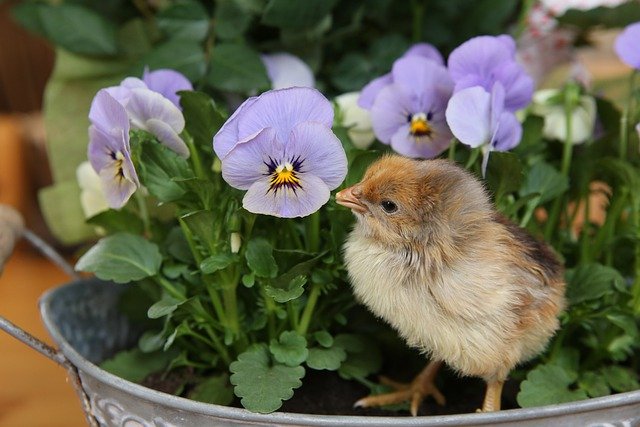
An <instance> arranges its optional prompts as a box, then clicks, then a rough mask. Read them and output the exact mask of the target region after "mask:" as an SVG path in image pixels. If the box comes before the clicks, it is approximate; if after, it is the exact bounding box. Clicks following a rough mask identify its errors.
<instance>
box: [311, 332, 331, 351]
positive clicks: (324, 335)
mask: <svg viewBox="0 0 640 427" xmlns="http://www.w3.org/2000/svg"><path fill="white" fill-rule="evenodd" d="M313 337H314V338H315V339H316V341H318V344H320V345H321V346H322V347H326V348H329V347H331V346H333V337H332V336H331V334H330V333H329V332H327V331H318V332H316V333H315V334H313Z"/></svg>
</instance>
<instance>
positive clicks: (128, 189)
mask: <svg viewBox="0 0 640 427" xmlns="http://www.w3.org/2000/svg"><path fill="white" fill-rule="evenodd" d="M98 175H100V180H101V182H102V191H103V192H104V195H105V198H106V199H107V203H108V204H109V206H110V207H111V208H113V209H120V208H121V207H123V206H124V205H125V204H127V201H128V200H129V198H130V197H131V195H132V194H133V193H134V192H135V191H136V188H138V186H137V185H136V183H135V182H133V181H132V180H130V179H128V178H126V177H125V176H122V175H121V171H120V168H119V167H118V166H117V164H115V163H114V164H111V165H109V166H108V167H106V168H104V169H102V170H101V171H100V172H99V173H98Z"/></svg>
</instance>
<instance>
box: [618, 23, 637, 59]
mask: <svg viewBox="0 0 640 427" xmlns="http://www.w3.org/2000/svg"><path fill="white" fill-rule="evenodd" d="M639 41H640V22H636V23H635V24H631V25H628V26H627V27H625V29H624V30H623V31H622V32H621V33H620V34H619V35H618V37H617V38H616V42H615V45H614V48H615V50H616V53H617V54H618V57H620V59H621V60H622V62H624V63H625V64H627V65H628V66H630V67H633V68H635V69H636V70H640V47H639V46H638V42H639Z"/></svg>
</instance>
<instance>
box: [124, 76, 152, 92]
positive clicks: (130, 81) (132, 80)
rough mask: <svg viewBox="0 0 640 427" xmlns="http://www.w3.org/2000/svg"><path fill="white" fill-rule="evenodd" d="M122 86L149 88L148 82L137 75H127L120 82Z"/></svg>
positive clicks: (127, 87)
mask: <svg viewBox="0 0 640 427" xmlns="http://www.w3.org/2000/svg"><path fill="white" fill-rule="evenodd" d="M120 86H121V87H123V88H126V89H149V88H148V87H147V84H146V83H145V82H144V81H142V80H140V79H139V78H137V77H127V78H125V79H124V80H123V81H121V82H120Z"/></svg>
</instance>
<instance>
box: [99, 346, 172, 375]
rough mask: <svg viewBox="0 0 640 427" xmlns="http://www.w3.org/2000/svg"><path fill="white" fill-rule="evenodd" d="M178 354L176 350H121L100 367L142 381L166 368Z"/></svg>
mask: <svg viewBox="0 0 640 427" xmlns="http://www.w3.org/2000/svg"><path fill="white" fill-rule="evenodd" d="M175 356H176V354H175V353H174V352H164V351H157V352H153V353H143V352H142V351H140V350H138V349H133V350H128V351H121V352H120V353H118V354H116V355H115V356H114V357H113V358H111V359H107V360H105V361H104V362H102V363H101V364H100V367H101V368H102V369H104V370H105V371H107V372H110V373H112V374H114V375H117V376H119V377H120V378H124V379H125V380H128V381H131V382H140V381H142V380H143V379H145V378H146V377H147V376H148V375H150V374H153V373H156V372H159V371H161V370H163V369H165V368H166V367H167V366H168V365H169V362H170V361H171V360H172V359H173V358H174V357H175Z"/></svg>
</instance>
